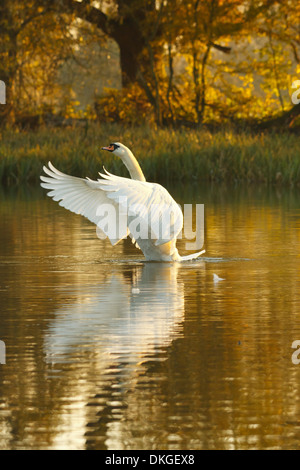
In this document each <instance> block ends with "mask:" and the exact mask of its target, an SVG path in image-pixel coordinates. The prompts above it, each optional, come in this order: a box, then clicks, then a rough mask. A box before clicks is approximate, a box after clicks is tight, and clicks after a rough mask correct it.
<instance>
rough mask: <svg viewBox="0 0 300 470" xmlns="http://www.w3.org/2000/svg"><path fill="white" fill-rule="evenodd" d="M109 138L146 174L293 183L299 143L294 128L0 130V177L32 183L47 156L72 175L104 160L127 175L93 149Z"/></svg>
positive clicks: (299, 163) (298, 171) (92, 170)
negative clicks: (258, 130)
mask: <svg viewBox="0 0 300 470" xmlns="http://www.w3.org/2000/svg"><path fill="white" fill-rule="evenodd" d="M114 141H120V142H123V143H124V144H125V145H127V146H128V147H130V148H131V149H132V151H133V153H134V154H135V155H136V157H137V158H138V160H139V162H140V164H141V166H142V168H143V171H144V173H145V175H146V178H147V180H149V181H157V182H166V181H170V182H172V181H174V182H175V181H184V182H189V181H191V182H192V181H201V180H216V181H227V182H237V181H243V182H244V181H248V182H263V183H277V184H289V185H298V184H299V183H300V147H299V138H298V137H297V136H295V135H291V134H288V133H286V134H284V133H282V134H257V135H253V134H251V133H249V132H247V131H244V132H235V131H233V130H228V129H227V130H220V131H218V132H213V133H212V132H210V131H208V130H204V129H201V130H187V129H181V130H172V129H155V128H151V127H122V126H120V125H114V124H106V125H102V126H96V125H89V127H88V128H70V129H40V130H38V131H35V132H33V131H30V132H16V131H3V132H2V134H1V140H0V181H1V184H2V185H16V184H24V183H30V184H36V185H38V184H39V176H40V174H41V172H42V166H43V165H44V164H45V163H47V162H48V161H49V160H51V161H52V163H53V164H54V165H56V166H57V168H59V169H60V170H61V171H64V172H66V173H69V174H72V175H75V176H82V177H85V176H89V177H90V178H96V177H97V173H98V171H101V170H102V166H103V165H104V166H105V167H106V168H107V169H108V170H109V171H111V172H112V173H114V172H115V173H117V174H120V175H123V176H127V173H126V169H125V168H124V167H123V165H122V163H121V162H120V161H119V160H118V158H116V157H114V156H113V155H111V154H109V153H107V152H103V151H101V150H100V149H101V147H102V146H104V145H107V144H109V143H110V142H114Z"/></svg>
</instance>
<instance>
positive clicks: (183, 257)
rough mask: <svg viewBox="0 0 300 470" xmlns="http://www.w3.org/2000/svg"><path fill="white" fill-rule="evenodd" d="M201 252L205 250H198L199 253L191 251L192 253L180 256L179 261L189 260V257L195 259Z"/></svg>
mask: <svg viewBox="0 0 300 470" xmlns="http://www.w3.org/2000/svg"><path fill="white" fill-rule="evenodd" d="M203 253H205V250H202V251H199V253H193V254H192V255H187V256H181V257H180V261H190V260H191V259H195V258H198V257H199V256H201V255H203Z"/></svg>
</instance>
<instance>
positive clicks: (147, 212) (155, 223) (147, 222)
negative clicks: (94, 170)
mask: <svg viewBox="0 0 300 470" xmlns="http://www.w3.org/2000/svg"><path fill="white" fill-rule="evenodd" d="M100 176H101V177H102V179H98V184H99V187H100V188H101V189H102V190H103V191H104V192H105V194H106V196H107V197H108V198H109V199H110V200H113V201H114V202H118V204H119V205H120V206H122V208H123V209H124V210H125V204H126V205H127V213H128V220H129V225H128V228H129V231H130V233H132V232H133V231H132V226H134V224H133V222H135V224H136V221H135V220H134V219H135V218H137V219H138V222H139V223H140V224H141V225H143V229H144V234H145V233H146V232H148V234H149V236H151V238H152V239H153V240H155V245H162V244H164V243H167V242H169V241H170V240H173V239H174V238H176V237H177V236H178V234H179V233H180V232H181V229H182V226H183V216H182V211H181V209H180V207H179V205H178V204H177V203H176V201H174V199H173V198H172V197H171V195H170V194H169V193H168V191H167V190H166V189H165V188H164V187H163V186H161V185H160V184H156V183H147V182H143V181H137V180H131V179H128V178H123V177H120V176H115V175H112V174H110V173H109V172H107V171H106V174H101V173H100ZM130 220H131V221H132V224H131V226H130ZM132 234H133V236H135V238H138V237H136V234H134V233H132Z"/></svg>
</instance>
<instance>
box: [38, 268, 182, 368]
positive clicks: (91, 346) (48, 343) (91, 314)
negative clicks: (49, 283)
mask: <svg viewBox="0 0 300 470" xmlns="http://www.w3.org/2000/svg"><path fill="white" fill-rule="evenodd" d="M178 269H179V265H178V264H171V263H170V264H169V263H168V264H166V263H145V264H143V265H132V266H128V264H126V268H125V267H124V268H122V266H120V265H118V266H116V267H115V269H113V270H112V272H111V274H110V275H109V276H108V279H107V280H105V281H104V282H103V283H101V285H92V286H91V285H90V286H85V287H80V286H78V287H74V288H73V290H71V292H70V290H69V289H68V294H71V295H72V296H73V295H74V296H75V297H76V301H75V302H73V303H69V304H66V305H65V306H64V307H62V308H60V309H58V310H57V311H56V312H55V319H54V320H53V321H51V322H50V323H49V324H48V329H47V333H46V336H45V343H44V350H45V356H46V361H47V362H53V363H60V362H69V361H74V354H76V355H78V351H79V350H80V353H81V354H84V351H85V350H87V351H93V352H94V353H96V355H97V362H99V361H100V362H101V363H102V367H100V368H101V369H103V366H104V368H106V367H109V365H110V364H111V363H113V362H115V361H118V362H123V361H125V362H126V364H137V363H139V362H140V361H141V360H143V357H148V356H149V355H151V354H153V353H155V352H157V351H158V349H159V348H161V347H166V346H168V345H169V344H170V343H171V341H172V340H173V339H174V338H175V337H176V336H178V335H179V334H180V331H181V323H182V321H183V319H184V286H183V282H182V281H180V280H179V279H178ZM98 365H99V364H98Z"/></svg>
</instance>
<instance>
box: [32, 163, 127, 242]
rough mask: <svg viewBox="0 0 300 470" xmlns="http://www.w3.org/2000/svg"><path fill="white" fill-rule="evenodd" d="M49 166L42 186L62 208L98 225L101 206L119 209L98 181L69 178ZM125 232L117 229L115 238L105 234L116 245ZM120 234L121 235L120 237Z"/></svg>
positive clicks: (45, 169) (45, 168) (125, 234)
mask: <svg viewBox="0 0 300 470" xmlns="http://www.w3.org/2000/svg"><path fill="white" fill-rule="evenodd" d="M48 165H49V168H47V167H46V166H44V172H45V173H46V175H47V176H43V175H42V176H41V180H42V183H41V186H42V187H43V188H45V189H49V190H50V191H49V192H48V196H50V197H52V199H53V200H54V201H57V202H59V205H60V206H62V207H64V208H65V209H68V210H70V211H71V212H74V213H75V214H80V215H82V216H84V217H86V218H87V219H88V220H90V221H91V222H93V223H94V224H96V225H98V224H99V221H100V219H101V215H98V214H97V212H98V209H99V207H100V206H103V205H107V204H110V205H111V204H113V205H114V207H115V208H117V206H116V204H115V202H114V201H112V200H110V199H108V197H107V196H106V193H105V192H104V191H103V190H101V188H100V187H99V183H98V181H92V180H90V179H83V178H77V177H75V176H69V175H66V174H64V173H62V172H61V171H59V170H57V169H56V168H55V167H54V166H53V165H52V164H51V163H50V162H49V164H48ZM116 212H118V211H116ZM117 222H118V221H117ZM99 231H100V233H101V235H104V234H103V231H101V230H100V229H99ZM123 232H124V233H123ZM123 232H121V231H119V230H118V227H116V231H115V233H116V236H115V237H114V236H112V235H110V234H109V233H106V232H105V233H106V235H107V236H108V238H109V239H110V241H111V243H112V244H113V245H115V244H117V243H118V242H119V241H120V240H122V239H123V238H125V237H126V236H127V230H123ZM120 233H121V235H119V234H120Z"/></svg>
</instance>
